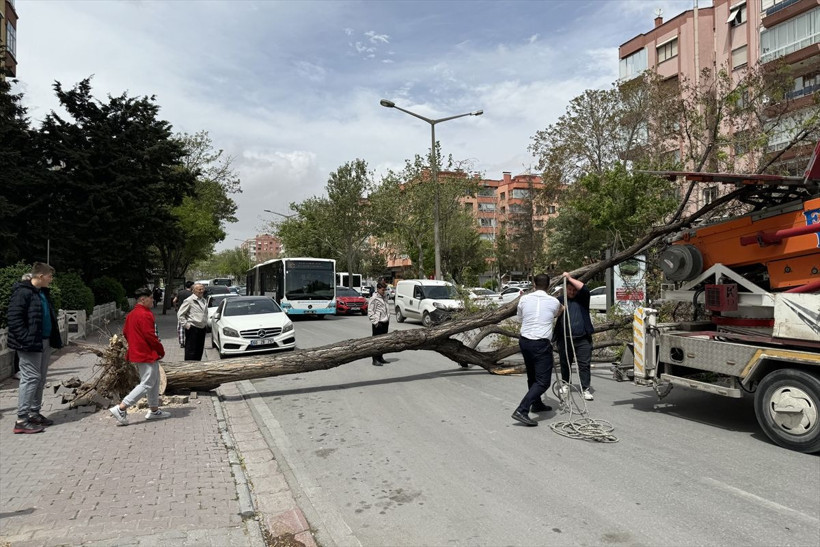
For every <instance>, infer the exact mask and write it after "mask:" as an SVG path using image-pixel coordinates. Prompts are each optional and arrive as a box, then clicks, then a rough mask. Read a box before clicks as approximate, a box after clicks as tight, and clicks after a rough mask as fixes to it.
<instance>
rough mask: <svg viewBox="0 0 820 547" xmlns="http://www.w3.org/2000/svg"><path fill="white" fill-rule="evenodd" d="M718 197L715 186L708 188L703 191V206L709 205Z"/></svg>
mask: <svg viewBox="0 0 820 547" xmlns="http://www.w3.org/2000/svg"><path fill="white" fill-rule="evenodd" d="M717 197H718V189H717V186H709V187H708V188H704V189H703V204H704V205H709V204H710V203H712V202H713V201H715V200H716V199H717Z"/></svg>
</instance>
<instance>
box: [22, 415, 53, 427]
mask: <svg viewBox="0 0 820 547" xmlns="http://www.w3.org/2000/svg"><path fill="white" fill-rule="evenodd" d="M28 421H29V422H31V423H33V424H35V425H42V426H45V427H48V426H50V425H54V420H49V419H48V418H46V417H45V416H43V415H42V414H40V413H39V412H35V413H34V414H29V415H28Z"/></svg>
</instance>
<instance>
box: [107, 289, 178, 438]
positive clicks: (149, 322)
mask: <svg viewBox="0 0 820 547" xmlns="http://www.w3.org/2000/svg"><path fill="white" fill-rule="evenodd" d="M134 296H135V297H136V299H137V305H136V306H134V309H133V310H131V313H129V314H128V315H127V316H126V318H125V325H124V326H123V328H122V334H123V335H124V336H125V340H126V341H127V342H128V352H127V353H126V354H125V358H126V359H127V360H128V361H129V362H131V363H134V364H135V365H137V370H138V372H139V375H140V383H139V385H138V386H137V387H135V388H134V389H132V390H131V393H129V394H128V395H126V396H125V397H124V398H123V400H122V402H121V403H120V404H118V405H114V406H112V407H111V408H110V409H108V410H109V411H110V412H111V414H113V415H114V417H115V418H116V419H117V421H118V422H119V423H120V425H128V414H127V413H126V410H127V409H128V407H129V406H131V405H134V404H136V402H137V401H139V400H140V398H141V397H142V396H143V395H144V394H145V393H146V392H147V393H148V408H149V409H150V410H149V411H148V414H146V415H145V419H146V420H157V419H161V418H168V417H170V416H171V413H170V412H165V411H163V410H160V409H159V363H157V361H158V360H160V359H162V358H163V357H165V348H163V347H162V343H161V342H160V341H159V336H158V335H157V325H156V322H155V321H154V313H153V312H152V311H151V308H153V307H154V297H153V294H152V293H151V290H150V289H147V288H142V289H137V291H136V292H135V293H134Z"/></svg>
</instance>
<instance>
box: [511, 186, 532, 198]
mask: <svg viewBox="0 0 820 547" xmlns="http://www.w3.org/2000/svg"><path fill="white" fill-rule="evenodd" d="M510 197H511V198H512V199H527V198H528V197H530V191H529V190H527V189H525V188H514V189H513V191H512V192H510Z"/></svg>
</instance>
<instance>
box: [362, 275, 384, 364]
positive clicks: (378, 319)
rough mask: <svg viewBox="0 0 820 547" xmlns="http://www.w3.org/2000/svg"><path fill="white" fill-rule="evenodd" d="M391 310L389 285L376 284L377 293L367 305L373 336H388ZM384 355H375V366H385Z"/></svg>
mask: <svg viewBox="0 0 820 547" xmlns="http://www.w3.org/2000/svg"><path fill="white" fill-rule="evenodd" d="M389 310H390V308H389V307H388V304H387V284H386V283H383V282H381V281H380V282H379V283H377V284H376V292H375V293H373V296H371V297H370V301H369V302H368V303H367V318H368V319H370V326H371V327H372V332H373V336H378V335H380V334H387V328H388V327H389V326H390V311H389ZM386 362H387V361H386V360H385V358H384V356H383V355H375V356H374V357H373V366H374V367H380V366H382V365H383V364H385V363H386Z"/></svg>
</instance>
